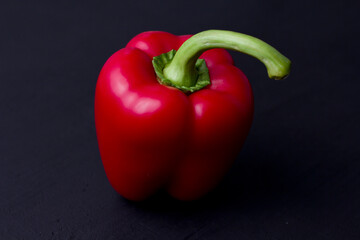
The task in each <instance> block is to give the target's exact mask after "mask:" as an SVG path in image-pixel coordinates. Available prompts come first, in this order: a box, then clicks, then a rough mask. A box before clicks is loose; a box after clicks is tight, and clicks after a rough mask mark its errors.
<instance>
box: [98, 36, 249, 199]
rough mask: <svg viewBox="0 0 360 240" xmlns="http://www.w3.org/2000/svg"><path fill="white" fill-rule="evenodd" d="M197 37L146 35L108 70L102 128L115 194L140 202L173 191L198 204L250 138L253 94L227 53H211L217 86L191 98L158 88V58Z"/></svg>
mask: <svg viewBox="0 0 360 240" xmlns="http://www.w3.org/2000/svg"><path fill="white" fill-rule="evenodd" d="M189 37H190V35H186V36H175V35H172V34H170V33H166V32H145V33H141V34H139V35H137V36H136V37H134V38H133V39H132V40H131V41H130V42H129V43H128V44H127V46H126V47H125V48H123V49H121V50H119V51H117V52H116V53H114V54H113V55H112V56H111V57H110V58H109V59H108V60H107V62H106V63H105V65H104V67H103V68H102V70H101V73H100V76H99V78H98V82H97V86H96V94H95V122H96V130H97V137H98V143H99V149H100V154H101V158H102V161H103V165H104V168H105V172H106V175H107V177H108V179H109V181H110V183H111V185H112V186H113V188H114V189H115V190H116V191H117V192H118V193H119V194H120V195H122V196H123V197H125V198H127V199H129V200H135V201H140V200H144V199H146V198H148V197H149V196H151V195H152V194H154V193H155V192H156V191H158V190H159V189H161V188H165V189H166V190H167V191H168V192H169V193H170V194H171V195H172V196H173V197H174V198H177V199H180V200H194V199H198V198H200V197H202V196H203V195H204V194H206V193H208V192H209V191H210V190H211V189H213V188H214V187H215V186H216V185H217V184H218V183H219V181H220V180H221V178H222V177H223V176H224V174H225V173H226V171H227V170H228V169H229V167H230V166H231V164H232V163H233V161H234V159H235V158H236V156H237V154H238V153H239V151H240V149H241V146H242V144H243V143H244V141H245V138H246V136H247V134H248V132H249V129H250V126H251V122H252V116H253V95H252V90H251V86H250V84H249V82H248V80H247V78H246V76H245V75H244V74H243V73H242V72H241V70H239V69H238V68H236V67H235V66H233V60H232V58H231V56H230V55H229V53H228V52H227V51H225V50H223V49H212V50H209V51H206V52H205V53H204V54H203V55H202V56H201V57H200V58H203V59H205V61H206V64H207V66H208V69H209V74H210V79H211V85H209V86H207V87H205V88H204V89H201V90H199V91H197V92H195V93H192V94H190V95H186V94H184V93H183V92H182V91H180V90H178V89H176V88H173V87H168V86H164V85H161V84H159V83H158V81H157V79H156V75H155V72H154V69H153V66H152V62H151V61H152V58H153V57H154V56H158V55H160V54H162V53H165V52H168V51H170V50H171V49H178V48H179V46H181V44H182V43H183V42H184V41H185V40H186V39H188V38H189Z"/></svg>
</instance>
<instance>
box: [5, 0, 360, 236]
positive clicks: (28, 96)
mask: <svg viewBox="0 0 360 240" xmlns="http://www.w3.org/2000/svg"><path fill="white" fill-rule="evenodd" d="M357 14H358V8H357V6H356V5H355V1H353V2H350V1H323V2H320V1H310V0H305V1H285V0H283V1H280V0H277V1H267V0H255V1H226V0H225V1H210V0H208V1H203V0H196V1H183V0H182V1H173V2H171V1H166V2H165V1H160V0H153V1H144V0H142V1H97V2H95V1H77V2H75V1H69V2H63V1H53V2H50V1H21V2H20V1H7V2H4V1H2V2H1V7H0V33H1V35H0V36H1V38H0V83H1V84H0V144H1V145H0V151H1V155H0V239H360V224H359V223H360V163H359V154H360V151H359V143H360V129H359V122H360V101H359V90H360V81H359V77H358V71H359V60H358V54H359V49H358V42H359V39H358V38H357V37H356V33H358V31H359V21H358V17H357ZM206 29H227V30H233V31H238V32H243V33H247V34H250V35H253V36H256V37H259V38H260V39H263V40H264V41H266V42H268V43H269V44H271V45H273V46H274V47H275V48H277V49H278V50H279V51H280V52H282V53H284V54H285V55H286V56H287V57H289V58H290V59H291V60H292V63H293V68H292V73H291V75H290V77H289V78H288V79H286V80H283V81H274V80H270V79H267V74H266V70H265V68H264V66H263V65H262V64H261V63H260V62H259V61H257V60H256V59H253V58H251V57H248V56H246V55H243V54H239V53H232V55H233V56H234V59H235V61H236V65H237V66H238V67H239V68H241V69H242V70H243V71H244V72H245V74H246V75H247V76H248V78H249V79H250V82H251V84H252V87H253V91H254V96H255V115H254V122H253V125H252V129H251V132H250V134H249V136H248V138H247V141H246V143H245V145H244V147H243V150H242V152H241V153H240V154H239V156H238V159H237V161H236V163H235V165H234V166H233V168H232V169H231V170H230V172H229V174H228V175H227V176H226V177H225V179H224V180H223V182H222V183H221V184H220V186H219V187H218V188H217V189H216V190H215V191H213V192H212V193H211V194H209V195H208V196H207V197H205V198H204V199H202V200H200V201H197V202H193V203H180V202H177V201H175V200H172V199H170V198H169V197H167V196H166V195H162V194H159V195H158V196H156V197H154V198H152V199H150V200H149V201H147V202H143V203H132V202H129V201H127V200H125V199H123V198H122V197H120V196H118V195H117V194H116V193H115V191H114V190H113V189H112V188H111V186H110V184H109V183H108V181H107V179H106V176H105V173H104V170H103V167H102V163H101V159H100V156H99V152H98V148H97V140H96V134H95V127H94V108H93V104H94V90H95V84H96V80H97V76H98V74H99V71H100V69H101V67H102V65H103V64H104V63H105V61H106V59H107V58H108V57H109V56H110V55H111V54H112V53H114V52H115V51H117V50H118V49H120V48H122V47H124V46H125V44H126V43H127V42H128V41H129V40H130V39H131V38H132V37H134V36H135V35H136V34H138V33H140V32H143V31H147V30H163V31H168V32H171V33H174V34H179V35H180V34H190V33H191V34H194V33H197V32H199V31H202V30H206Z"/></svg>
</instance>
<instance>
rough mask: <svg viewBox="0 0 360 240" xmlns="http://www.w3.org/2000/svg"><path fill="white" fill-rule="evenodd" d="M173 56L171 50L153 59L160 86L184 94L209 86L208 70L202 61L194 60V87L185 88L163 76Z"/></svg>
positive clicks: (173, 52) (173, 53)
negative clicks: (195, 74)
mask: <svg viewBox="0 0 360 240" xmlns="http://www.w3.org/2000/svg"><path fill="white" fill-rule="evenodd" d="M175 54H176V50H174V49H173V50H171V51H170V52H167V53H163V54H161V55H159V56H156V57H154V58H153V60H152V64H153V66H154V70H155V73H156V76H157V79H158V81H159V82H160V83H161V84H163V85H166V86H171V87H175V88H177V89H180V90H181V91H183V92H185V93H188V92H195V91H198V90H200V89H202V88H204V87H206V86H207V85H209V84H210V76H209V70H208V68H207V66H206V63H205V60H204V59H197V60H196V63H195V71H196V73H197V76H196V82H195V85H193V86H186V85H184V84H182V83H176V82H172V81H171V80H170V79H168V78H166V77H165V76H164V68H165V67H166V65H168V64H169V63H170V62H171V61H172V59H173V58H174V56H175Z"/></svg>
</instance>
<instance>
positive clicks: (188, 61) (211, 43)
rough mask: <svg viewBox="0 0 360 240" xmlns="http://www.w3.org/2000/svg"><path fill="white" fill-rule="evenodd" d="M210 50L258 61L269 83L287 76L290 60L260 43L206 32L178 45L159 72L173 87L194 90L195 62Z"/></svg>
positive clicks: (228, 33) (226, 33)
mask: <svg viewBox="0 0 360 240" xmlns="http://www.w3.org/2000/svg"><path fill="white" fill-rule="evenodd" d="M212 48H225V49H229V50H235V51H238V52H242V53H245V54H248V55H250V56H253V57H255V58H257V59H259V60H260V61H261V62H262V63H263V64H264V65H265V66H266V68H267V71H268V75H269V77H270V78H272V79H276V80H278V79H283V78H285V77H286V76H287V75H288V74H289V72H290V65H291V62H290V60H289V59H287V58H286V57H285V56H283V55H282V54H281V53H279V52H278V51H277V50H276V49H275V48H273V47H272V46H270V45H269V44H267V43H265V42H263V41H261V40H260V39H257V38H255V37H252V36H249V35H246V34H242V33H237V32H232V31H225V30H207V31H203V32H200V33H198V34H196V35H194V36H192V37H191V38H189V39H188V40H187V41H185V42H184V43H183V44H182V46H181V47H180V48H179V50H178V51H177V52H176V54H175V56H174V58H173V59H172V61H171V62H170V63H169V64H168V65H167V66H165V68H164V69H163V74H164V76H165V77H166V78H167V79H168V80H169V81H171V82H172V83H173V84H174V85H182V86H185V87H192V86H194V85H195V84H196V81H197V78H198V73H197V70H196V68H195V63H196V60H197V59H198V58H199V57H200V55H201V54H202V53H203V52H205V51H206V50H209V49H212Z"/></svg>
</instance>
